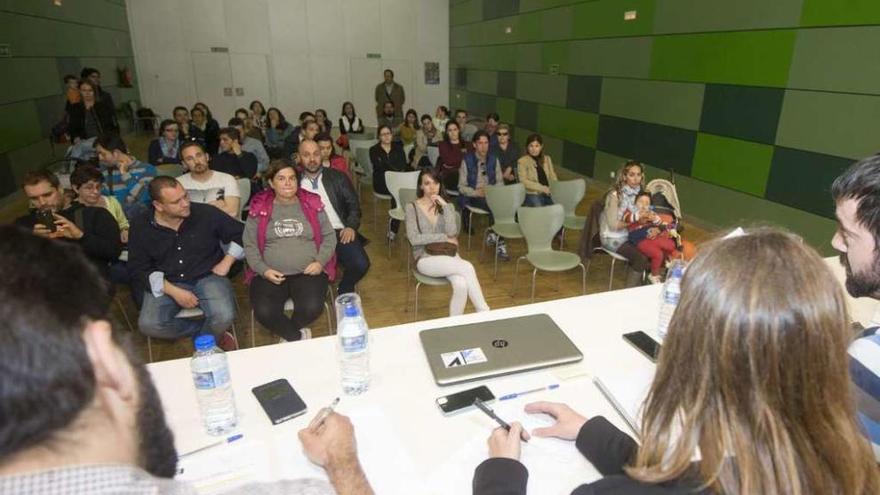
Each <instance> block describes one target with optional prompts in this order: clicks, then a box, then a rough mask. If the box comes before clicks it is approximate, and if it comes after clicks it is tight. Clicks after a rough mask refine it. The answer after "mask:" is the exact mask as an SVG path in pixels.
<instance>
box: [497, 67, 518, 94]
mask: <svg viewBox="0 0 880 495" xmlns="http://www.w3.org/2000/svg"><path fill="white" fill-rule="evenodd" d="M496 91H497V93H498V96H505V97H507V98H516V72H511V71H500V72H498V86H497V89H496Z"/></svg>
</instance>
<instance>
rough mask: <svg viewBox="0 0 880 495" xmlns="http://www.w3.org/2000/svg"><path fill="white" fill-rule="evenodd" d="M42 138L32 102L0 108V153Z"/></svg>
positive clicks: (11, 104)
mask: <svg viewBox="0 0 880 495" xmlns="http://www.w3.org/2000/svg"><path fill="white" fill-rule="evenodd" d="M40 137H42V132H41V129H40V119H39V117H38V116H37V106H36V104H35V103H34V100H26V101H20V102H17V103H10V104H8V105H3V106H0V153H4V152H7V151H11V150H14V149H16V148H20V147H22V146H24V145H26V144H30V143H33V142H34V141H37V140H38V139H40Z"/></svg>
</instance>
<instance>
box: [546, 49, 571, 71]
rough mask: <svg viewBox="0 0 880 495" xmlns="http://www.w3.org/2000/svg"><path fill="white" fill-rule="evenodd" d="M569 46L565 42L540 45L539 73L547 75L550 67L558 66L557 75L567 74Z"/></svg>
mask: <svg viewBox="0 0 880 495" xmlns="http://www.w3.org/2000/svg"><path fill="white" fill-rule="evenodd" d="M570 46H571V45H570V44H569V43H568V42H567V41H552V42H547V43H541V71H542V72H547V73H549V72H550V67H551V66H552V65H558V66H559V73H560V74H567V73H568V60H569V59H568V53H569V48H570Z"/></svg>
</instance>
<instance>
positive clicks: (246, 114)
mask: <svg viewBox="0 0 880 495" xmlns="http://www.w3.org/2000/svg"><path fill="white" fill-rule="evenodd" d="M235 118H237V119H241V122H242V128H241V132H242V136H247V137H249V138H253V139H256V140H257V142H259V143H260V144H263V141H264V140H265V138H266V136H265V135H264V134H263V130H262V129H260V128H258V127H257V126H255V125H254V119H253V118H252V117H251V113H250V111H249V110H247V109H245V108H239V109H237V110H236V111H235ZM264 149H265V148H264Z"/></svg>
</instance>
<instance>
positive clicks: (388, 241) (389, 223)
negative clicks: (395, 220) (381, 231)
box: [385, 217, 394, 260]
mask: <svg viewBox="0 0 880 495" xmlns="http://www.w3.org/2000/svg"><path fill="white" fill-rule="evenodd" d="M391 220H392V219H391V217H388V232H391ZM393 242H394V241H392V240H391V237H389V236H387V235H386V236H385V245H386V246H387V247H388V254H387V255H386V257H387V258H388V259H389V260H390V259H391V244H392V243H393Z"/></svg>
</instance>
